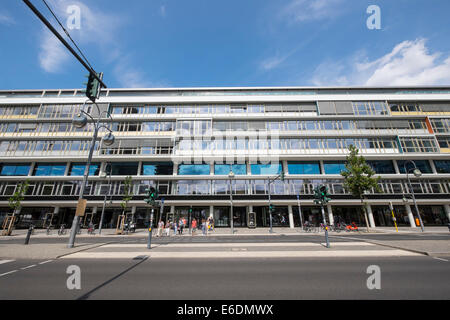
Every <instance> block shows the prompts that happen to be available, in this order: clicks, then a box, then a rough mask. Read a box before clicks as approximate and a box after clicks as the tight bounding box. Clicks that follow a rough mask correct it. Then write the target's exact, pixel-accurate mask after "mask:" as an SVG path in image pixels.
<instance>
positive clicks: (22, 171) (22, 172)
mask: <svg viewBox="0 0 450 320" xmlns="http://www.w3.org/2000/svg"><path fill="white" fill-rule="evenodd" d="M29 171H30V165H25V166H16V172H15V174H14V175H16V176H27V175H28V172H29Z"/></svg>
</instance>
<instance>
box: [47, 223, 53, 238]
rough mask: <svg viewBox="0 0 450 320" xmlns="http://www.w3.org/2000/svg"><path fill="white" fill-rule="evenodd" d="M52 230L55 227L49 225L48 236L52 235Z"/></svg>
mask: <svg viewBox="0 0 450 320" xmlns="http://www.w3.org/2000/svg"><path fill="white" fill-rule="evenodd" d="M52 229H53V226H52V225H51V224H50V225H48V227H47V235H48V236H49V235H50V233H51V230H52Z"/></svg>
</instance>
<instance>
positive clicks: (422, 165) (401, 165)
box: [397, 160, 433, 173]
mask: <svg viewBox="0 0 450 320" xmlns="http://www.w3.org/2000/svg"><path fill="white" fill-rule="evenodd" d="M405 163H406V170H408V171H409V173H412V171H413V170H412V169H413V168H414V165H413V164H412V163H411V162H408V161H405V160H397V164H398V169H399V170H400V173H405ZM414 163H415V164H416V166H417V168H418V169H419V170H420V171H421V172H422V173H433V171H432V170H431V166H430V163H429V162H428V160H414Z"/></svg>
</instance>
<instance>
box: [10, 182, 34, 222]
mask: <svg viewBox="0 0 450 320" xmlns="http://www.w3.org/2000/svg"><path fill="white" fill-rule="evenodd" d="M28 187H29V183H28V180H27V181H24V182H21V183H20V184H19V185H18V186H17V188H16V191H15V192H14V194H13V195H12V197H11V198H9V199H8V202H9V207H10V208H11V209H13V210H14V212H13V216H14V215H15V213H16V212H17V210H19V209H20V207H21V206H22V201H23V199H24V197H25V194H26V193H27V190H28Z"/></svg>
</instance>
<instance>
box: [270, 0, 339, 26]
mask: <svg viewBox="0 0 450 320" xmlns="http://www.w3.org/2000/svg"><path fill="white" fill-rule="evenodd" d="M342 2H343V0H292V1H291V2H290V3H289V4H288V5H286V6H285V7H283V8H282V9H281V11H280V12H279V17H280V18H282V19H287V20H288V22H290V23H293V22H308V21H314V20H322V19H325V18H331V17H334V16H337V15H338V14H339V13H340V12H341V11H342V7H341V4H342Z"/></svg>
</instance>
